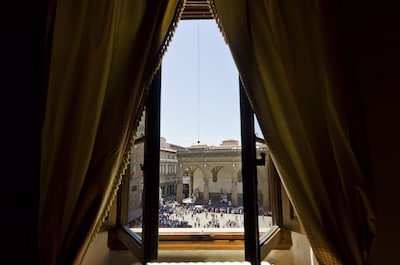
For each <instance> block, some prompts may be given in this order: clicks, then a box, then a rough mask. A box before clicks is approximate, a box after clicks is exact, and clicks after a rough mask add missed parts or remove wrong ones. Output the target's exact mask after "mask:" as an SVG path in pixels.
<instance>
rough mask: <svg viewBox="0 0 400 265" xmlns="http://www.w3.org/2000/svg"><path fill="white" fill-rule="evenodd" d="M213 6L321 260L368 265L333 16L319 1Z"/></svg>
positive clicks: (369, 227) (369, 210)
mask: <svg viewBox="0 0 400 265" xmlns="http://www.w3.org/2000/svg"><path fill="white" fill-rule="evenodd" d="M209 3H210V6H211V8H212V10H213V14H214V17H215V18H216V20H217V23H218V25H219V26H220V29H221V31H222V33H223V35H224V37H225V39H226V41H227V43H228V45H229V47H230V49H231V52H232V55H233V58H234V60H235V62H236V65H237V67H238V69H239V72H240V75H241V78H242V81H243V83H244V87H245V91H246V93H247V95H248V97H249V99H250V102H251V105H252V107H253V109H254V111H255V113H256V115H257V117H258V120H259V123H260V126H261V128H262V130H263V133H264V136H265V139H266V141H267V143H268V147H269V149H270V152H271V155H272V158H273V160H274V164H275V165H276V167H277V170H278V172H279V175H280V177H281V180H282V183H283V185H284V187H285V189H286V190H287V192H288V195H289V198H290V199H291V201H292V203H293V206H294V208H295V210H296V212H297V214H298V216H299V219H300V221H301V223H302V225H303V228H304V230H305V233H306V235H307V237H308V239H309V241H310V244H311V246H312V248H313V251H314V253H315V255H316V257H317V260H318V261H319V263H320V264H321V265H322V264H352V265H353V264H366V263H368V255H369V252H370V248H371V245H372V242H373V240H374V236H375V214H374V207H373V205H372V195H371V193H370V191H369V190H368V183H366V177H365V174H363V169H362V165H361V164H360V161H359V158H358V157H357V156H356V152H355V150H354V146H353V145H354V143H353V141H352V137H354V135H355V136H356V135H357V134H360V133H363V132H360V131H354V130H353V128H352V126H351V124H350V116H351V115H352V114H351V108H352V106H351V102H349V101H348V99H347V98H346V97H347V96H346V92H347V91H346V89H351V87H350V86H349V84H346V82H345V77H344V76H345V73H344V72H343V71H344V70H343V69H345V67H344V65H342V64H341V63H342V62H341V60H340V56H339V55H340V45H337V46H336V44H340V42H341V41H344V40H340V39H338V40H336V39H335V37H338V36H339V35H336V33H337V31H335V30H336V29H335V28H333V27H331V26H332V25H333V24H332V22H333V20H335V13H334V12H335V10H334V9H330V7H332V6H330V7H329V6H328V4H329V3H328V2H324V1H289V0H280V1H276V0H264V1H263V0H252V1H245V0H238V1H229V0H214V1H209ZM330 34H332V35H330ZM341 67H343V68H341ZM359 118H360V119H361V118H362V117H359Z"/></svg>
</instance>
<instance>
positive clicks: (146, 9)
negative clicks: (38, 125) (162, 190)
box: [38, 0, 182, 265]
mask: <svg viewBox="0 0 400 265" xmlns="http://www.w3.org/2000/svg"><path fill="white" fill-rule="evenodd" d="M180 2H182V1H179V0H170V1H158V0H140V1H139V0H137V1H128V0H111V1H93V0H68V1H67V0H56V1H50V3H49V7H50V8H49V10H50V13H49V16H48V18H49V22H48V25H49V27H48V36H50V38H52V50H51V57H50V70H49V78H48V92H47V96H46V107H45V118H44V125H43V128H42V154H41V179H40V205H39V223H38V225H39V227H38V231H39V232H38V237H39V250H38V251H39V259H40V264H42V265H47V264H49V265H50V264H57V265H59V264H80V263H81V261H82V259H83V256H84V254H85V252H86V249H87V247H88V245H89V243H90V242H91V240H92V239H93V237H94V235H95V234H96V232H97V230H98V229H99V227H100V225H101V224H102V222H103V220H104V218H105V217H106V214H107V211H108V207H109V206H110V204H111V201H112V199H113V197H114V196H115V193H116V189H117V187H118V185H119V182H120V178H121V175H122V174H123V172H124V170H125V169H126V166H127V162H128V159H129V152H130V148H131V145H132V143H131V140H132V134H133V128H134V125H135V123H136V120H138V118H139V116H140V115H141V110H142V106H143V101H144V98H145V96H146V89H147V88H148V84H149V83H150V81H151V79H152V77H153V75H154V74H155V71H156V68H157V67H158V64H159V62H160V59H161V56H162V54H163V52H164V50H165V48H166V45H167V42H168V40H169V38H170V37H171V36H170V34H171V33H172V32H171V27H173V25H174V24H175V23H176V22H177V18H178V16H177V14H178V13H179V12H178V11H179V8H180V7H181V6H182V3H180Z"/></svg>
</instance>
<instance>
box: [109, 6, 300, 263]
mask: <svg viewBox="0 0 400 265" xmlns="http://www.w3.org/2000/svg"><path fill="white" fill-rule="evenodd" d="M193 2H199V1H187V8H188V9H187V10H189V11H190V10H191V11H192V12H189V11H187V12H186V13H184V14H183V16H182V19H195V18H197V19H198V18H199V17H200V18H201V19H210V18H211V17H210V16H209V15H204V14H205V13H204V12H205V11H204V10H205V9H201V8H202V6H201V5H198V6H197V8H195V7H196V5H195V4H194V3H193ZM207 10H208V7H207ZM200 14H203V15H200ZM212 23H215V22H214V21H212ZM215 27H216V25H215ZM221 38H222V36H221ZM163 68H164V66H163V67H162V68H160V70H159V71H158V73H157V75H156V77H155V79H154V80H153V83H152V86H151V90H150V94H149V96H148V98H147V102H146V106H145V109H144V110H143V115H142V120H141V121H140V123H139V127H138V128H137V133H136V136H135V145H134V149H133V154H132V159H131V165H130V168H129V170H128V171H127V173H126V175H125V177H124V179H123V181H122V184H121V188H120V192H119V195H118V207H117V221H116V224H117V226H118V227H117V228H116V229H115V230H114V231H112V232H111V233H110V245H109V246H110V248H111V249H121V248H128V249H130V250H132V252H133V253H134V255H135V256H136V257H137V258H138V259H139V260H140V261H141V262H143V263H146V262H148V261H154V260H157V258H158V249H175V250H180V249H199V248H204V249H242V250H243V251H244V252H245V259H246V260H247V261H251V262H252V264H259V263H260V262H261V261H262V260H263V259H264V258H265V257H266V256H267V254H268V253H269V252H270V251H271V250H272V249H273V248H274V247H278V248H288V247H290V245H291V241H290V231H288V230H286V229H285V222H286V223H288V220H295V218H289V219H288V218H286V217H284V215H285V214H290V213H291V212H290V204H288V200H287V197H285V195H284V193H282V191H283V189H282V186H281V185H280V181H279V176H278V175H277V173H276V170H275V171H274V168H273V163H272V160H270V159H269V154H268V148H267V146H266V144H265V141H264V140H263V134H262V132H260V131H258V132H257V131H256V130H257V128H258V126H257V118H256V115H255V114H254V113H253V111H252V109H251V107H250V104H249V102H248V101H247V96H246V94H245V93H244V89H243V87H242V85H241V82H240V80H239V79H240V78H239V77H238V76H237V79H236V84H237V86H236V92H237V93H238V95H239V97H238V98H239V99H240V115H239V116H240V128H241V129H240V134H241V144H240V145H238V144H236V146H234V147H233V148H232V146H231V147H229V148H214V149H213V148H207V147H204V146H203V147H202V145H200V143H199V142H198V143H197V144H198V145H197V148H191V149H190V148H189V149H188V148H185V147H182V146H179V145H173V146H172V147H171V145H168V144H167V143H166V142H165V141H164V140H162V138H161V136H162V135H160V124H161V122H160V120H161V114H160V104H161V91H162V89H163V88H162V69H163ZM238 118H239V117H238ZM160 139H161V141H160ZM166 144H167V145H166ZM172 144H174V143H172ZM230 144H231V145H232V143H230ZM228 145H229V143H228ZM234 145H235V144H234ZM215 157H217V158H216V160H218V159H219V162H218V163H215V161H213V159H215ZM221 158H223V159H222V160H221ZM196 159H197V160H196ZM199 159H200V160H199ZM201 159H202V160H201ZM205 159H206V160H207V159H208V160H207V161H206V160H205ZM188 161H190V162H188ZM193 162H194V163H193ZM228 167H229V173H228V171H227V168H228ZM223 171H225V173H226V174H228V175H229V178H224V179H223V176H226V174H225V175H224V174H222V173H223ZM223 181H225V182H226V181H228V182H226V183H225V184H223V185H220V186H218V187H217V188H216V187H215V186H213V188H210V185H211V184H212V183H218V182H219V184H221V183H222V182H223ZM228 186H229V189H228V188H227V187H228ZM216 189H217V190H218V192H216ZM282 194H283V195H282ZM216 195H217V197H215V196H216ZM171 198H172V200H170V199H171ZM282 198H283V200H282ZM167 200H170V201H169V202H168V203H176V204H178V207H179V209H180V210H182V211H181V212H180V213H182V212H183V215H180V216H178V214H177V213H176V212H172V214H173V215H174V216H173V217H170V216H168V218H165V219H162V220H161V218H164V217H163V216H164V214H165V213H166V212H165V209H163V207H164V206H165V205H166V202H167ZM210 209H212V210H210ZM287 209H289V210H287ZM200 215H201V216H205V215H208V216H207V217H206V220H207V223H205V222H204V219H201V218H200V217H199V221H197V218H196V217H197V216H200ZM215 216H217V218H214V217H215ZM227 216H230V218H227ZM185 218H186V220H185ZM189 218H190V220H189ZM202 218H204V217H202ZM200 220H201V221H200ZM166 222H170V224H172V225H171V226H175V227H178V229H173V228H171V227H168V226H164V225H163V224H165V223H166ZM235 224H239V225H235ZM293 224H294V222H292V223H291V225H293ZM217 227H218V228H220V229H215V228H217ZM180 228H182V229H180Z"/></svg>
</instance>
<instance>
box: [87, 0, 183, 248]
mask: <svg viewBox="0 0 400 265" xmlns="http://www.w3.org/2000/svg"><path fill="white" fill-rule="evenodd" d="M185 3H186V0H181V1H179V3H178V6H177V10H176V12H175V16H174V19H173V20H172V23H171V25H170V28H169V30H168V33H167V36H166V38H165V39H164V43H163V45H162V46H161V49H160V51H159V53H158V56H157V61H156V67H155V69H154V71H153V72H152V74H151V77H150V79H149V84H151V82H152V81H153V79H154V77H155V75H156V74H157V71H158V69H159V68H160V66H161V61H162V59H163V57H164V55H165V53H166V51H167V48H168V47H169V44H170V43H171V41H172V38H173V36H174V33H175V30H176V28H177V25H178V22H179V20H180V19H181V16H182V13H183V10H184V9H185ZM147 87H149V85H148V86H146V88H147ZM142 102H144V101H142ZM143 110H144V104H143V103H142V106H141V107H140V113H143ZM140 117H142V115H140ZM140 120H141V119H136V122H135V123H134V124H133V125H134V127H133V128H135V129H132V131H131V133H130V134H129V139H130V140H129V143H128V145H127V148H126V150H125V152H124V155H123V159H122V162H121V165H120V167H119V170H118V174H117V177H116V178H115V179H114V183H113V187H112V191H111V194H110V197H109V199H108V202H107V206H106V208H105V210H104V213H103V215H102V217H101V219H100V220H101V221H100V222H99V223H98V224H97V226H96V228H95V232H94V233H93V235H92V237H91V239H90V243H93V241H94V240H95V238H96V236H97V234H98V233H99V231H100V229H101V227H102V225H103V223H104V222H105V220H106V219H107V216H108V215H109V213H110V209H111V206H112V204H113V202H114V200H115V198H116V197H117V193H118V189H119V187H120V185H121V182H122V177H123V175H124V174H125V171H126V169H127V168H128V166H129V163H130V157H131V154H132V151H133V146H134V143H135V138H134V135H135V133H136V128H137V125H138V123H139V122H140Z"/></svg>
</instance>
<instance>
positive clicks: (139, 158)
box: [128, 111, 145, 236]
mask: <svg viewBox="0 0 400 265" xmlns="http://www.w3.org/2000/svg"><path fill="white" fill-rule="evenodd" d="M144 134H145V111H143V115H142V117H141V120H140V122H139V124H138V127H137V130H136V133H135V144H134V146H133V150H132V154H131V162H130V167H129V171H130V173H129V201H128V225H129V227H130V228H132V230H133V231H134V232H135V233H137V234H138V235H139V236H141V233H142V217H143V205H142V201H143V197H142V196H143V170H142V168H141V167H142V166H143V164H144V136H145V135H144Z"/></svg>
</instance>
